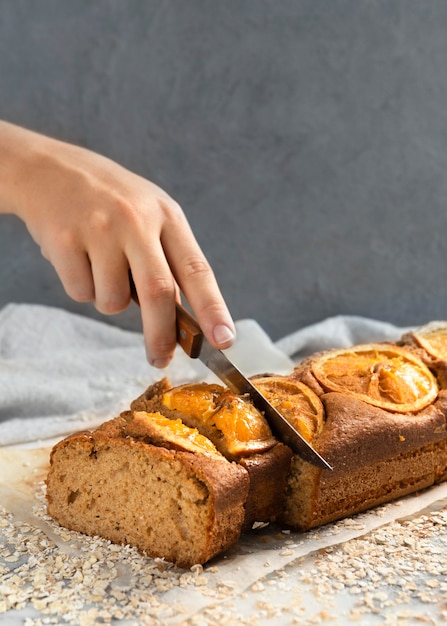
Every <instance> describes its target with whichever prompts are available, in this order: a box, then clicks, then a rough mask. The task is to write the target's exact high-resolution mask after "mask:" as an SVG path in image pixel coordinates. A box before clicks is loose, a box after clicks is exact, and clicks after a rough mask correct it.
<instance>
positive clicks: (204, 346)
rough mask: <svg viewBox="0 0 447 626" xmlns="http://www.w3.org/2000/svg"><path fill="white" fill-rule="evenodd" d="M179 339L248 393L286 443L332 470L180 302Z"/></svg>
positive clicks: (224, 379)
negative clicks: (212, 342) (216, 344)
mask: <svg viewBox="0 0 447 626" xmlns="http://www.w3.org/2000/svg"><path fill="white" fill-rule="evenodd" d="M177 342H178V343H179V345H180V346H181V347H182V348H183V350H184V351H185V352H186V354H187V355H189V356H190V357H191V358H193V359H199V360H200V361H202V363H204V364H205V365H206V366H207V367H208V368H209V369H210V370H211V371H212V372H214V374H216V375H217V376H218V378H220V380H221V381H222V382H223V383H225V385H226V386H227V387H229V389H230V390H231V391H232V392H233V393H236V394H238V395H248V396H249V398H250V400H251V401H252V402H253V404H254V406H255V407H256V408H257V409H259V410H260V411H261V412H262V413H263V414H264V416H265V418H266V419H267V422H268V423H269V426H270V428H271V429H272V432H273V433H274V434H275V435H276V436H277V438H278V439H279V440H280V441H282V442H284V443H286V444H287V445H288V446H289V447H290V448H292V450H293V451H294V452H295V453H296V454H298V455H299V456H300V457H301V458H302V459H304V460H305V461H308V462H309V463H312V464H313V465H316V466H317V467H321V468H323V469H329V470H332V467H331V466H330V465H329V463H328V462H327V461H326V460H325V459H323V457H322V456H321V455H320V454H318V452H317V451H316V450H314V448H312V446H311V445H310V444H309V443H308V442H307V441H306V440H305V439H304V438H303V437H302V436H301V435H300V433H299V432H298V431H297V430H296V429H295V428H293V426H292V425H291V424H289V422H288V421H287V420H286V418H285V417H284V416H283V415H281V413H280V412H279V411H278V410H277V409H276V408H275V407H274V406H273V405H272V404H271V403H270V402H269V401H268V400H267V398H266V397H265V396H264V395H263V394H262V393H261V392H260V391H259V389H257V388H256V387H255V385H253V383H252V382H251V381H250V380H249V379H248V378H246V377H245V376H244V375H243V373H242V372H241V371H240V370H239V369H238V368H237V367H236V365H234V364H233V363H232V362H231V361H230V359H229V358H228V357H227V356H226V355H225V354H224V353H223V352H222V351H221V350H217V349H216V348H213V346H212V345H211V344H210V343H209V341H208V340H207V339H206V337H205V335H204V334H203V332H202V329H201V328H200V326H199V324H198V322H197V321H196V320H195V319H194V317H193V316H192V315H191V314H190V313H189V312H188V311H187V310H186V309H185V308H184V307H183V306H181V305H180V304H177Z"/></svg>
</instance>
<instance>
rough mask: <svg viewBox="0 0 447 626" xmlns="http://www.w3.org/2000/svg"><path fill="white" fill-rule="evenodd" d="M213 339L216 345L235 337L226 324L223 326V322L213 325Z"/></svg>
mask: <svg viewBox="0 0 447 626" xmlns="http://www.w3.org/2000/svg"><path fill="white" fill-rule="evenodd" d="M213 337H214V341H215V342H216V343H217V344H218V345H223V344H226V343H228V342H229V341H233V340H234V338H235V334H234V332H233V331H232V330H231V328H228V326H224V325H223V324H219V325H218V326H215V328H214V331H213Z"/></svg>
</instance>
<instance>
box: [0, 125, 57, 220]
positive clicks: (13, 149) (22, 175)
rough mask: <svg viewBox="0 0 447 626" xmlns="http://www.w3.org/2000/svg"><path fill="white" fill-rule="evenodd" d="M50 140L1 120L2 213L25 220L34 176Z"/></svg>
mask: <svg viewBox="0 0 447 626" xmlns="http://www.w3.org/2000/svg"><path fill="white" fill-rule="evenodd" d="M48 141H50V140H48V139H47V138H46V137H44V136H43V135H39V134H37V133H34V132H32V131H29V130H25V129H24V128H20V127H18V126H15V125H14V124H10V123H8V122H4V121H1V120H0V213H14V214H16V215H18V216H19V217H23V216H22V212H23V210H24V208H25V205H26V204H27V196H28V194H29V188H30V184H31V180H32V174H33V171H34V168H35V165H36V162H37V161H38V159H39V153H41V152H42V151H43V150H44V149H45V147H46V146H45V144H46V142H48Z"/></svg>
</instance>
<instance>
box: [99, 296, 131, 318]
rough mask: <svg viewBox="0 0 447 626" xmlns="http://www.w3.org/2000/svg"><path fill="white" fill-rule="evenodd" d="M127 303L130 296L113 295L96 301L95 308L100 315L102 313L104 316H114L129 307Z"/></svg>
mask: <svg viewBox="0 0 447 626" xmlns="http://www.w3.org/2000/svg"><path fill="white" fill-rule="evenodd" d="M129 303H130V296H129V297H126V296H124V295H114V296H109V297H108V298H106V299H103V300H98V301H96V302H95V307H96V309H97V310H98V311H99V312H100V313H104V315H115V314H116V313H121V312H122V311H124V310H125V309H126V308H127V307H128V306H129Z"/></svg>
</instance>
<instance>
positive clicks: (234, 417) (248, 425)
mask: <svg viewBox="0 0 447 626" xmlns="http://www.w3.org/2000/svg"><path fill="white" fill-rule="evenodd" d="M163 404H164V405H165V406H166V407H167V408H169V409H175V410H177V411H179V412H180V413H182V414H183V415H184V416H185V415H186V416H188V417H189V418H192V419H193V421H194V422H195V423H194V425H196V426H197V428H198V429H199V430H201V431H202V432H205V434H206V435H207V436H209V437H210V438H212V439H213V441H214V443H215V444H216V445H217V447H218V448H219V450H221V451H222V450H223V451H224V452H225V453H226V454H229V455H232V456H241V455H244V454H254V453H256V452H263V451H265V450H268V449H269V448H271V447H272V446H274V445H275V443H276V440H275V439H274V437H273V435H272V432H271V430H270V428H269V426H268V424H267V421H266V419H265V418H264V416H263V415H262V413H261V412H260V411H258V410H257V409H256V408H255V407H254V406H253V405H252V404H251V403H250V402H249V401H248V400H246V399H245V398H242V397H240V396H237V395H235V394H232V393H231V392H230V391H229V390H228V389H225V388H224V387H221V386H220V385H210V384H207V383H196V384H190V385H182V386H180V387H174V388H173V389H170V390H169V391H167V392H165V393H164V394H163ZM189 421H191V419H189Z"/></svg>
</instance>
